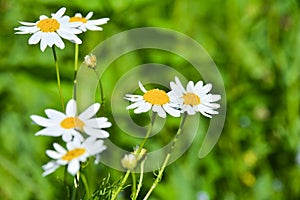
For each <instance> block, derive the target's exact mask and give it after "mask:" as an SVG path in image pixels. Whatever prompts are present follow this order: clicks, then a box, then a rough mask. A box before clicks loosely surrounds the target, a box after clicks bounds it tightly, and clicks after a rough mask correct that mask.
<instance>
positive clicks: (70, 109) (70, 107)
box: [66, 99, 77, 117]
mask: <svg viewBox="0 0 300 200" xmlns="http://www.w3.org/2000/svg"><path fill="white" fill-rule="evenodd" d="M76 114H77V106H76V101H75V100H74V99H71V100H70V101H69V102H68V104H67V108H66V115H67V116H68V117H74V116H76Z"/></svg>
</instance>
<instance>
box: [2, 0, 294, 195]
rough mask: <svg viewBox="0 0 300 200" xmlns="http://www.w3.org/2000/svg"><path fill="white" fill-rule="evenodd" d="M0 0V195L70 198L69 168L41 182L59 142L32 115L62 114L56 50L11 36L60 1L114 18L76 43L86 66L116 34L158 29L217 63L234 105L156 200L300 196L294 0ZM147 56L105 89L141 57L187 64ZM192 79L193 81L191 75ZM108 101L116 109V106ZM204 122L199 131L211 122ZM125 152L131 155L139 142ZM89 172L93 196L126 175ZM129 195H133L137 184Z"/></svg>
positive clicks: (127, 59) (68, 67) (69, 62)
mask: <svg viewBox="0 0 300 200" xmlns="http://www.w3.org/2000/svg"><path fill="white" fill-rule="evenodd" d="M0 4H1V6H0V13H1V15H2V20H1V21H0V25H1V32H0V43H1V45H0V53H1V57H0V105H1V106H0V110H1V112H0V146H1V147H0V149H1V150H0V199H14V200H15V199H22V200H26V199H64V195H65V192H64V186H63V184H62V182H61V179H62V176H61V175H62V172H63V169H60V170H58V171H57V172H55V173H54V174H52V175H50V176H47V177H42V176H41V174H42V169H41V166H42V165H43V164H44V163H46V162H47V161H48V158H47V156H46V154H45V150H46V149H49V148H51V144H52V142H53V141H54V140H52V138H48V137H42V136H40V137H35V136H34V133H35V132H36V131H38V130H39V129H40V128H39V127H37V126H36V125H34V124H32V122H31V120H30V118H29V116H30V115H31V114H39V115H44V113H43V110H44V109H46V108H55V109H60V101H59V95H58V91H57V85H56V82H55V80H56V79H55V68H54V62H53V58H52V55H51V49H49V48H47V49H46V51H45V52H44V53H41V52H40V50H39V47H38V45H35V46H29V45H28V44H27V41H28V38H29V36H28V35H15V34H14V31H13V28H14V27H17V26H19V24H18V21H35V20H37V19H38V17H39V16H40V15H41V14H45V15H49V14H50V13H51V12H55V11H56V10H58V8H60V7H61V6H66V7H67V13H66V14H68V15H72V14H73V13H75V12H78V11H80V12H82V13H84V14H85V13H87V12H88V11H93V12H94V15H95V18H101V17H109V18H110V19H111V20H110V21H109V23H108V24H107V25H105V26H103V27H104V30H103V31H102V32H87V33H85V35H83V36H80V37H81V38H82V40H83V44H82V45H81V46H80V58H81V59H83V57H84V55H86V54H88V53H89V52H90V51H91V50H92V49H93V48H94V47H95V46H96V45H98V43H100V42H101V41H103V40H105V39H106V38H109V37H110V36H112V35H114V34H117V33H120V32H122V31H125V30H129V29H132V28H137V27H145V26H154V27H163V28H170V29H173V30H176V31H179V32H182V33H184V34H186V35H188V36H190V37H191V38H193V39H195V40H196V41H197V42H198V43H200V44H201V45H202V46H203V47H204V48H205V49H206V50H207V52H208V53H209V55H210V56H211V57H212V59H213V60H214V61H215V63H216V65H217V66H218V69H219V71H220V73H221V75H222V78H223V80H224V84H225V87H226V95H227V106H228V107H227V116H226V123H225V127H224V129H223V132H222V135H221V137H220V139H219V141H218V143H217V145H216V146H215V148H214V149H213V151H212V152H210V154H209V155H208V156H206V157H205V158H203V159H199V158H198V156H197V155H198V150H199V148H200V146H201V144H202V143H201V141H202V138H203V135H201V133H199V135H198V136H197V138H196V140H194V143H193V144H192V146H191V148H190V149H189V150H188V151H187V152H186V153H185V154H184V155H183V156H182V157H181V158H180V159H178V160H177V161H176V164H172V165H170V166H168V167H167V169H166V173H165V176H164V177H163V179H162V181H161V182H160V184H159V185H158V187H157V188H156V189H155V190H154V193H153V195H152V197H151V199H152V200H155V199H160V200H164V199H166V200H167V199H182V200H183V199H191V200H193V199H196V197H197V194H199V192H201V191H204V192H206V193H207V194H208V195H209V197H210V199H224V200H234V199H245V200H247V199H249V200H250V199H251V200H252V199H258V200H264V199H266V200H267V199H274V200H280V199H299V198H300V188H299V185H300V164H299V163H297V161H296V157H297V154H298V153H300V150H299V149H300V140H299V133H300V120H299V112H300V110H299V102H300V99H299V92H300V87H299V80H300V77H299V66H300V59H299V55H300V54H299V53H300V51H299V49H300V26H299V19H300V14H299V13H300V12H299V11H300V4H299V3H298V2H297V1H294V0H287V1H271V0H268V1H259V0H251V1H244V0H239V1H238V0H229V1H222V0H212V1H192V0H188V1H180V0H177V1H171V0H167V1H150V0H147V1H146V0H141V1H133V0H130V1H129V0H126V1H107V2H106V1H93V0H87V1H84V2H83V1H79V0H76V1H41V0H40V1H33V0H30V1H28V0H26V1H25V0H20V1H16V0H12V1H11V0H2V1H0ZM65 44H66V48H65V49H64V50H63V51H62V50H58V51H57V54H58V57H59V62H60V63H63V65H62V64H60V67H61V79H62V88H63V93H64V96H65V99H69V98H71V91H72V78H73V71H72V70H73V54H74V47H73V45H72V44H70V43H67V42H65ZM148 53H149V55H148ZM195 53H197V52H195ZM144 54H145V55H144V56H143V54H136V55H133V54H128V55H125V56H124V57H122V58H120V61H116V62H115V63H113V65H112V66H113V67H114V69H115V70H108V71H107V73H106V74H105V77H104V79H105V81H104V87H105V88H106V90H107V94H110V92H111V91H110V90H111V89H112V88H113V84H114V83H115V82H116V81H117V78H116V77H121V76H122V74H123V73H125V72H126V70H127V69H129V68H130V66H135V65H136V64H140V62H141V61H143V60H144V59H146V60H147V61H148V60H150V61H151V60H154V61H158V62H160V63H162V64H166V63H167V64H168V65H170V66H177V65H178V62H179V63H180V62H181V60H178V58H177V59H176V58H173V57H171V58H170V57H169V55H167V54H159V53H154V54H151V52H147V51H146V52H145V53H144ZM100 62H101V60H100ZM123 66H124V68H122V67H123ZM185 73H187V74H189V73H191V74H192V72H189V71H188V70H187V71H185ZM133 81H135V82H137V81H138V80H133ZM107 99H109V97H107ZM97 100H98V99H97ZM106 106H110V105H109V102H107V105H106ZM200 121H201V122H200V125H201V126H203V128H201V130H202V129H203V130H202V131H203V132H204V131H205V129H204V127H205V126H206V125H205V123H207V122H208V121H207V120H204V119H203V118H201V120H200ZM176 122H177V121H176ZM176 122H171V123H170V124H171V125H170V126H171V127H169V129H170V130H176ZM118 134H119V135H118ZM174 134H175V132H174ZM111 135H112V138H113V139H114V140H116V142H117V143H118V142H119V143H120V145H125V142H126V141H127V138H126V136H123V134H122V133H121V132H118V129H117V128H112V129H111ZM167 139H170V138H169V137H168V136H167V137H166V138H165V140H166V141H158V144H160V143H159V142H167V141H168V140H167ZM158 144H157V145H158ZM125 146H126V147H127V148H128V150H131V148H132V147H131V146H133V145H131V144H127V145H125ZM158 146H159V145H158ZM156 147H157V146H156V144H153V148H156ZM298 162H299V161H298ZM89 170H90V172H89V174H91V175H90V176H87V178H88V181H89V182H90V184H91V186H92V189H95V188H96V186H97V184H100V183H101V180H102V179H103V178H104V177H106V176H107V172H108V171H110V173H111V177H110V180H111V181H112V182H114V181H118V180H119V178H120V176H121V175H122V173H121V172H118V171H115V170H112V169H110V168H108V167H106V166H102V165H101V164H100V165H98V166H90V168H89ZM94 177H97V178H94ZM145 179H146V180H147V181H146V182H145V184H144V185H143V188H142V191H141V193H142V194H146V192H147V188H148V187H150V186H151V184H152V181H153V174H152V173H147V174H145ZM125 193H126V194H127V193H130V188H129V189H127V190H125Z"/></svg>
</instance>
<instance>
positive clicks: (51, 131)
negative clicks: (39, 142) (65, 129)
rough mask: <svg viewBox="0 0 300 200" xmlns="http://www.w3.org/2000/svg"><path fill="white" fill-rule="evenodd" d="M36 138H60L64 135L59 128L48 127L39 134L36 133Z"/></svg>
mask: <svg viewBox="0 0 300 200" xmlns="http://www.w3.org/2000/svg"><path fill="white" fill-rule="evenodd" d="M35 135H36V136H38V135H44V136H52V137H58V136H61V135H62V132H61V130H60V129H59V128H57V127H47V128H44V129H42V130H40V131H38V132H36V133H35Z"/></svg>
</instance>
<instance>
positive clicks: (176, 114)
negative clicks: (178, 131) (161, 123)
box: [163, 104, 180, 117]
mask: <svg viewBox="0 0 300 200" xmlns="http://www.w3.org/2000/svg"><path fill="white" fill-rule="evenodd" d="M163 108H164V109H165V111H166V112H167V113H169V114H170V115H171V116H173V117H180V111H179V110H176V109H174V108H172V107H170V105H169V104H165V105H163Z"/></svg>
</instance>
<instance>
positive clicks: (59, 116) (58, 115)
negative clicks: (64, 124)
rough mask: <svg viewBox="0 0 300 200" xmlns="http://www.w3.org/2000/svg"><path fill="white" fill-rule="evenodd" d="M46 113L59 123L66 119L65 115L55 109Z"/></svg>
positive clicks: (47, 110)
mask: <svg viewBox="0 0 300 200" xmlns="http://www.w3.org/2000/svg"><path fill="white" fill-rule="evenodd" d="M45 113H46V115H47V116H48V117H49V118H52V119H54V120H57V121H61V120H63V119H64V118H66V115H65V114H64V113H62V112H59V111H57V110H53V109H46V110H45Z"/></svg>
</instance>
